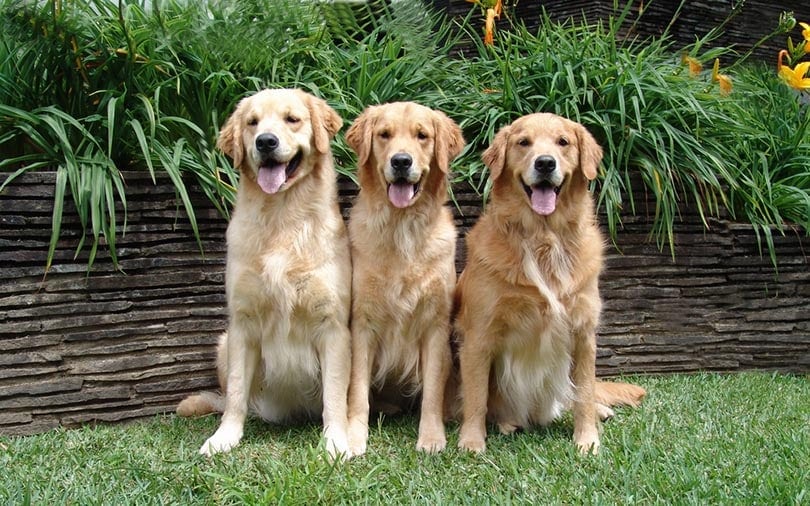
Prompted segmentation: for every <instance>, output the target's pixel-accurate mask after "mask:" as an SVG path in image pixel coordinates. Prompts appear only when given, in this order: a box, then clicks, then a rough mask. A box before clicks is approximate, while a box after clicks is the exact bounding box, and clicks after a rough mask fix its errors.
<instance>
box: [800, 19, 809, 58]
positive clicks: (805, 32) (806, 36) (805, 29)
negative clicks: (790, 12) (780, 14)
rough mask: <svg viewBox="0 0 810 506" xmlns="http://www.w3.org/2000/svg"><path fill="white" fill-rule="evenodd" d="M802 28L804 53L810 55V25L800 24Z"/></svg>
mask: <svg viewBox="0 0 810 506" xmlns="http://www.w3.org/2000/svg"><path fill="white" fill-rule="evenodd" d="M799 25H801V27H802V37H804V53H805V54H807V53H810V25H808V24H807V23H799Z"/></svg>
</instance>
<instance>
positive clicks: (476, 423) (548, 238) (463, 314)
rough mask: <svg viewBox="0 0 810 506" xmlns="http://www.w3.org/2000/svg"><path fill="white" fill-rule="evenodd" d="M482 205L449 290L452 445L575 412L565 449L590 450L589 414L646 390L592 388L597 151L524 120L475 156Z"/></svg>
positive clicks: (470, 444)
mask: <svg viewBox="0 0 810 506" xmlns="http://www.w3.org/2000/svg"><path fill="white" fill-rule="evenodd" d="M483 158H484V162H485V163H486V164H487V166H488V167H489V169H490V171H491V174H490V177H491V180H492V182H493V186H492V195H491V202H490V203H489V204H488V206H487V209H486V212H485V213H484V214H483V215H482V216H481V218H480V219H479V221H478V222H477V223H476V225H475V226H474V227H473V229H472V230H471V231H470V233H469V234H468V235H467V265H466V267H465V269H464V272H463V273H462V274H461V277H460V278H459V282H458V289H457V298H458V300H457V302H458V304H459V313H458V317H457V320H456V328H457V331H458V334H459V339H460V342H461V346H460V354H459V358H460V364H461V383H462V386H461V391H462V402H463V413H464V420H463V423H462V426H461V433H460V438H459V446H460V447H461V448H464V449H467V450H471V451H475V452H481V451H483V450H484V449H485V443H484V440H485V437H486V420H487V418H489V419H490V420H491V421H493V422H495V423H497V425H498V427H499V428H500V430H501V432H503V433H512V432H514V431H515V430H516V429H518V428H521V427H529V426H531V425H534V424H546V423H548V422H550V421H552V420H553V419H555V418H556V417H557V416H559V415H560V413H561V412H562V410H563V409H566V408H568V407H571V406H572V407H573V414H574V442H575V443H576V445H577V446H578V447H579V448H580V450H581V451H583V452H588V451H593V452H596V451H597V449H598V448H599V444H600V443H599V431H598V420H597V416H601V417H603V418H604V417H608V416H610V415H612V414H613V412H612V410H611V409H610V407H609V405H613V404H630V405H637V404H638V403H639V402H641V399H642V398H643V397H644V394H645V392H644V390H643V389H642V388H640V387H636V386H634V385H628V384H625V383H605V382H597V381H596V370H595V360H596V327H597V325H598V323H599V313H600V310H601V306H602V302H601V299H600V297H599V284H598V282H599V273H600V272H601V270H602V248H603V241H602V238H601V236H600V233H599V229H598V228H597V225H596V215H595V212H594V205H593V200H592V198H591V196H590V193H589V192H588V180H591V179H593V178H595V177H596V173H597V169H598V166H599V163H600V161H601V159H602V149H601V148H600V147H599V145H598V144H597V143H596V141H595V140H594V139H593V137H592V136H591V134H590V133H588V131H587V130H586V129H585V128H584V127H583V126H582V125H579V124H577V123H574V122H573V121H569V120H567V119H564V118H561V117H558V116H554V115H551V114H532V115H529V116H524V117H522V118H520V119H518V120H516V121H515V122H514V123H512V124H511V125H509V126H506V127H504V128H502V129H501V130H500V131H499V132H498V134H497V135H496V136H495V139H494V140H493V142H492V145H491V146H490V147H489V148H488V149H487V150H486V151H485V152H484V155H483Z"/></svg>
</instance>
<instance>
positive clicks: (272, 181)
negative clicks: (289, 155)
mask: <svg viewBox="0 0 810 506" xmlns="http://www.w3.org/2000/svg"><path fill="white" fill-rule="evenodd" d="M286 169H287V167H286V166H285V165H284V164H279V165H276V166H274V167H259V176H258V177H257V178H256V182H258V183H259V186H261V187H262V190H264V192H265V193H270V194H273V193H276V192H277V191H278V189H279V188H281V185H283V184H284V182H285V181H287V172H286Z"/></svg>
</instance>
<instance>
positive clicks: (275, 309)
mask: <svg viewBox="0 0 810 506" xmlns="http://www.w3.org/2000/svg"><path fill="white" fill-rule="evenodd" d="M299 184H300V185H302V184H304V182H303V181H302V182H301V183H299ZM294 189H295V188H293V189H291V190H289V191H290V192H292V191H293V190H294ZM284 197H285V198H287V199H290V198H295V196H294V195H284ZM277 200H279V201H281V199H277ZM309 205H310V206H312V208H308V207H307V205H306V203H304V202H279V203H278V205H270V206H265V208H264V209H263V210H262V211H263V212H256V211H255V210H249V209H240V208H239V207H238V204H237V208H236V210H235V212H234V215H233V218H232V221H231V223H230V224H229V226H228V248H229V253H228V265H227V273H226V292H227V296H228V308H229V311H230V313H231V314H230V317H231V318H232V319H238V320H239V322H240V325H241V326H242V328H243V329H244V337H245V339H246V340H247V341H248V342H247V345H248V346H254V347H258V348H259V349H260V350H261V357H262V374H259V375H257V380H256V381H255V382H254V385H253V387H252V388H251V392H252V393H253V395H252V397H251V407H252V409H253V410H254V411H255V412H257V413H258V414H259V415H260V416H261V417H262V418H264V419H267V420H270V421H277V422H278V421H284V420H286V419H289V418H290V417H291V416H292V417H295V416H315V415H318V414H319V413H320V409H321V408H320V406H321V392H322V384H321V379H320V360H319V356H318V351H317V350H318V349H319V346H320V345H319V343H318V339H319V338H321V337H329V336H323V335H322V334H323V333H322V332H321V330H322V326H323V324H324V322H334V321H335V320H338V321H342V322H343V323H344V324H348V318H349V309H350V308H349V301H350V295H349V294H350V291H349V290H350V283H351V281H350V276H351V274H350V271H351V266H350V263H349V252H348V248H349V246H348V236H347V234H346V233H345V228H343V223H342V219H341V218H340V216H339V215H338V214H337V211H336V208H335V212H334V213H332V212H330V213H328V214H327V215H324V213H323V209H329V210H330V211H331V210H332V207H331V206H324V205H323V203H322V202H321V203H316V202H310V203H309ZM317 210H320V212H316V211H317ZM243 211H244V212H243ZM257 217H259V220H258V221H257ZM341 249H342V251H343V252H344V254H343V255H341V253H340V251H341Z"/></svg>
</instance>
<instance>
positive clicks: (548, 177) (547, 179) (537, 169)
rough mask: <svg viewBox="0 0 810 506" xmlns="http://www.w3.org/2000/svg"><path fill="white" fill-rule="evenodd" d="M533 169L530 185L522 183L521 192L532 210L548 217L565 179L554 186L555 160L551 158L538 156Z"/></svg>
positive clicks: (555, 178)
mask: <svg viewBox="0 0 810 506" xmlns="http://www.w3.org/2000/svg"><path fill="white" fill-rule="evenodd" d="M533 169H534V172H533V173H532V174H531V177H530V180H531V183H530V184H525V183H524V184H523V190H524V191H525V192H526V195H528V197H529V201H530V202H531V206H532V210H533V211H534V212H535V213H537V214H539V215H540V216H548V215H550V214H551V213H553V212H554V211H555V209H556V208H557V195H559V194H560V190H561V189H562V186H563V184H564V183H565V179H563V180H562V181H560V182H559V184H556V180H557V179H558V178H557V177H556V176H557V175H558V171H557V160H556V159H555V158H554V157H553V156H549V155H540V156H538V157H537V158H535V159H534V167H533Z"/></svg>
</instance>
